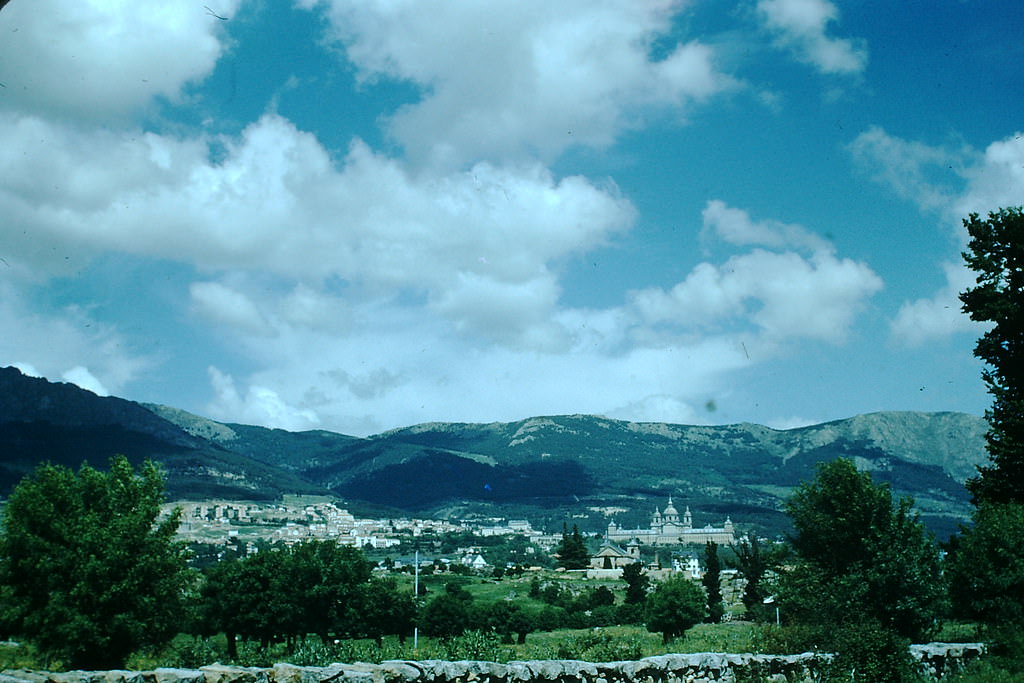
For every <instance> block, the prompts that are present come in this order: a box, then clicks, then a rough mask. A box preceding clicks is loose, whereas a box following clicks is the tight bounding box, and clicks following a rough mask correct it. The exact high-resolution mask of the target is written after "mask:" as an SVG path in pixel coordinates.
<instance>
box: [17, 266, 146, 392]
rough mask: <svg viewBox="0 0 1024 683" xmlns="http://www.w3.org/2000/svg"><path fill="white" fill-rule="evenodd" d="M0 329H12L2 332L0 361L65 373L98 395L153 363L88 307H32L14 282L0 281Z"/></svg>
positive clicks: (53, 374) (36, 372)
mask: <svg viewBox="0 0 1024 683" xmlns="http://www.w3.org/2000/svg"><path fill="white" fill-rule="evenodd" d="M0 330H8V331H13V333H9V334H0V366H4V365H14V366H15V367H18V368H20V369H22V371H23V372H25V373H26V374H31V375H33V376H38V377H48V378H50V379H53V380H56V379H59V378H61V377H63V378H65V379H68V381H72V382H74V383H75V384H78V385H79V386H82V387H84V388H86V389H89V390H90V391H94V392H95V393H97V394H100V395H106V394H107V393H108V392H111V393H115V394H116V393H118V392H119V391H121V390H122V389H124V388H125V387H126V386H127V385H128V384H129V383H131V382H132V381H133V380H135V379H137V378H138V377H139V376H140V375H142V374H144V373H145V372H146V371H147V370H149V369H150V368H151V367H152V366H153V364H154V359H153V358H152V357H149V356H146V355H145V354H143V353H138V352H134V351H133V350H132V345H131V344H130V343H129V342H128V340H127V339H126V338H125V336H124V335H123V334H122V333H121V332H120V331H119V330H118V329H117V328H115V327H113V326H111V325H108V324H104V323H101V322H99V321H97V320H96V319H95V318H93V317H92V316H91V315H90V314H89V312H88V311H86V310H83V309H82V308H80V307H77V306H69V307H66V308H63V309H61V310H58V311H54V312H50V313H44V312H41V311H39V310H34V309H33V307H32V306H31V305H30V303H29V297H27V296H26V295H25V294H24V293H23V292H21V291H20V290H18V289H17V288H16V287H15V286H14V285H13V284H12V283H3V282H0ZM85 368H88V370H86V369H85Z"/></svg>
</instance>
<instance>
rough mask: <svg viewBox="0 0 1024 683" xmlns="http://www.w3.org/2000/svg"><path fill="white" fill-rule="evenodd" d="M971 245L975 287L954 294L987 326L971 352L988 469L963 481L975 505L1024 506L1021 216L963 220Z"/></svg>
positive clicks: (1015, 211)
mask: <svg viewBox="0 0 1024 683" xmlns="http://www.w3.org/2000/svg"><path fill="white" fill-rule="evenodd" d="M964 227H966V228H967V231H968V233H969V234H970V236H971V240H970V242H969V243H968V245H967V248H968V251H966V252H964V254H963V257H964V260H965V261H966V263H967V266H968V267H969V268H971V269H972V270H974V271H975V272H976V273H977V280H976V282H977V286H975V287H970V288H968V289H967V290H966V291H964V292H963V293H961V294H960V300H961V301H962V302H963V311H964V313H967V314H968V315H970V317H971V320H975V321H979V322H987V323H992V327H991V328H990V329H989V330H988V331H987V332H985V334H984V335H982V337H981V339H979V340H978V343H977V345H976V346H975V348H974V355H975V356H977V357H978V358H980V359H981V360H983V361H984V362H985V364H986V368H985V369H984V371H983V372H982V378H983V379H984V381H985V384H986V385H987V386H988V390H989V393H990V394H992V407H991V408H990V409H989V410H988V411H987V412H986V413H985V417H986V419H987V420H988V423H989V431H988V434H987V435H986V439H987V442H988V452H989V458H990V459H991V462H992V464H991V465H988V466H983V467H979V468H978V471H979V475H978V477H976V478H974V479H971V480H970V481H968V482H967V487H968V489H969V490H970V491H971V494H972V495H973V496H974V502H975V503H984V502H991V503H1008V502H1018V503H1024V213H1022V209H1021V207H1016V208H1008V209H1000V210H999V211H996V212H992V213H990V214H989V215H988V218H987V219H985V220H982V219H980V218H979V217H978V214H976V213H973V214H971V215H970V216H969V217H968V218H967V219H966V220H964Z"/></svg>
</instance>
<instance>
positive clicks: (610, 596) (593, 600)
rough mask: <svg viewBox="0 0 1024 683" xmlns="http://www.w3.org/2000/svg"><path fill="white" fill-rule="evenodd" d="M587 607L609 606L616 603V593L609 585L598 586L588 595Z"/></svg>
mask: <svg viewBox="0 0 1024 683" xmlns="http://www.w3.org/2000/svg"><path fill="white" fill-rule="evenodd" d="M586 600H587V609H594V608H595V607H608V606H610V605H614V604H615V593H612V590H611V588H609V587H608V586H598V587H597V588H595V589H594V590H592V591H590V594H589V595H587V596H586Z"/></svg>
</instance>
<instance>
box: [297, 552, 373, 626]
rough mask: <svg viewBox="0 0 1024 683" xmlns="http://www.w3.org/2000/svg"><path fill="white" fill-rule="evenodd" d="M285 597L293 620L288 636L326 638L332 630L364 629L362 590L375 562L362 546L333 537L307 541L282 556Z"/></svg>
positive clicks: (368, 579)
mask: <svg viewBox="0 0 1024 683" xmlns="http://www.w3.org/2000/svg"><path fill="white" fill-rule="evenodd" d="M284 560H285V577H286V578H285V584H284V586H283V588H284V590H285V593H286V596H285V600H287V601H288V602H289V603H290V604H291V605H292V606H293V607H294V610H293V617H294V621H293V622H290V623H288V624H287V627H288V629H287V630H288V635H290V636H304V635H305V634H306V633H316V634H317V635H319V636H320V637H321V639H322V641H323V642H325V643H326V642H327V641H328V640H329V638H330V636H331V635H332V634H334V635H351V634H352V633H357V632H359V631H360V630H361V628H362V621H363V617H364V614H365V613H364V612H363V611H362V610H361V609H360V606H361V602H362V601H361V599H360V598H361V597H363V594H362V593H361V591H363V590H364V589H365V587H366V585H367V584H368V582H369V581H370V573H371V565H370V562H369V561H368V560H367V559H366V556H365V555H364V554H363V552H362V551H360V550H357V549H356V548H350V547H346V546H340V545H338V544H337V543H334V542H333V541H317V540H313V541H306V542H305V543H300V544H298V545H295V546H293V547H292V548H291V549H290V550H288V551H287V552H286V553H285V555H284Z"/></svg>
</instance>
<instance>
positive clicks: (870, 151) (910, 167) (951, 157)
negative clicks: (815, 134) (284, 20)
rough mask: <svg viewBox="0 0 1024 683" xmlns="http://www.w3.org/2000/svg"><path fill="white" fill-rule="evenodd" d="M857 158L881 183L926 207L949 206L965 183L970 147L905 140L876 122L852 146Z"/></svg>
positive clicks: (850, 147) (862, 167)
mask: <svg viewBox="0 0 1024 683" xmlns="http://www.w3.org/2000/svg"><path fill="white" fill-rule="evenodd" d="M848 149H849V151H850V154H851V155H852V156H853V160H854V162H855V163H856V164H857V165H858V166H859V167H860V168H861V169H862V170H863V171H864V172H866V173H868V174H869V175H870V176H871V178H872V179H873V180H874V181H875V182H878V183H881V184H883V185H887V186H889V187H890V188H891V189H892V190H893V191H895V192H896V193H897V194H898V195H899V196H901V197H904V198H906V199H909V200H911V201H913V202H914V203H916V204H917V205H918V206H919V207H920V208H922V209H924V210H926V211H939V212H941V211H944V210H946V209H948V207H949V204H950V199H951V197H952V196H953V194H954V193H956V192H957V191H958V190H959V187H960V186H961V185H962V174H963V168H964V163H965V161H966V159H968V158H969V157H970V155H971V152H970V151H969V150H967V149H964V148H961V149H954V148H948V147H939V146H932V145H926V144H924V143H921V142H917V141H908V140H903V139H901V138H898V137H894V136H892V135H889V134H888V133H886V132H885V130H883V129H882V128H880V127H878V126H872V127H871V128H869V129H868V130H866V131H864V132H863V133H861V134H860V135H858V136H857V137H856V139H854V141H853V142H852V143H850V145H849V147H848Z"/></svg>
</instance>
